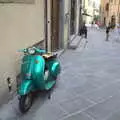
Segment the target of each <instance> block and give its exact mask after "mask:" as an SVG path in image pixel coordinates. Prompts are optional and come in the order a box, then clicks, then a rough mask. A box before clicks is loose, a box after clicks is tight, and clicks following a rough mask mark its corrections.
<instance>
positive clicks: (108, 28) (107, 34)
mask: <svg viewBox="0 0 120 120" xmlns="http://www.w3.org/2000/svg"><path fill="white" fill-rule="evenodd" d="M110 28H111V27H110V26H107V27H106V41H108V40H109V32H110Z"/></svg>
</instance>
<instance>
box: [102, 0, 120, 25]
mask: <svg viewBox="0 0 120 120" xmlns="http://www.w3.org/2000/svg"><path fill="white" fill-rule="evenodd" d="M100 12H101V23H102V24H103V25H109V24H111V25H116V24H120V0H106V1H104V0H101V11H100Z"/></svg>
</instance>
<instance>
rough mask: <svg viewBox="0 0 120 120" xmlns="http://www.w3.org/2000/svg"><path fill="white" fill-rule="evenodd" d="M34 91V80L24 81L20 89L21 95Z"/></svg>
mask: <svg viewBox="0 0 120 120" xmlns="http://www.w3.org/2000/svg"><path fill="white" fill-rule="evenodd" d="M32 89H33V84H32V80H23V81H22V83H21V85H20V87H19V88H18V94H19V95H26V94H28V93H30V92H31V91H32Z"/></svg>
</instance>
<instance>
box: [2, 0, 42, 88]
mask: <svg viewBox="0 0 120 120" xmlns="http://www.w3.org/2000/svg"><path fill="white" fill-rule="evenodd" d="M43 39H44V0H36V1H35V4H0V55H1V57H0V88H6V78H7V77H11V78H12V80H15V77H16V75H17V74H18V73H19V71H20V69H19V68H20V67H19V63H20V55H19V53H17V50H18V49H20V48H26V47H28V46H31V45H32V44H34V43H36V42H39V41H40V40H43ZM3 84H4V85H5V86H4V85H3Z"/></svg>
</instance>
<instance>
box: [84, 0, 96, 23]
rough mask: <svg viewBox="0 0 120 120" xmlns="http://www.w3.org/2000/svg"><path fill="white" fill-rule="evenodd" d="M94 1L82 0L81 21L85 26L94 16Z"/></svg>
mask: <svg viewBox="0 0 120 120" xmlns="http://www.w3.org/2000/svg"><path fill="white" fill-rule="evenodd" d="M93 5H94V1H93V0H83V20H84V21H85V23H86V24H91V23H92V21H93V14H94V8H93Z"/></svg>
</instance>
